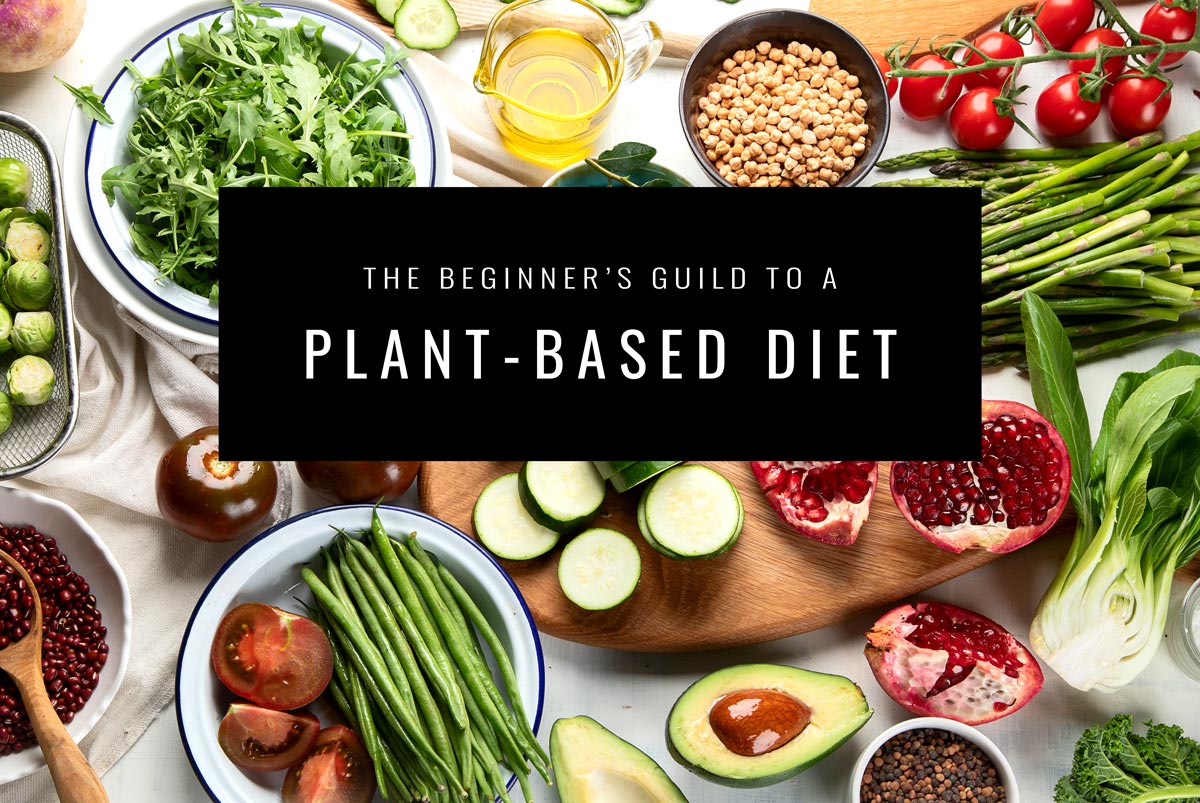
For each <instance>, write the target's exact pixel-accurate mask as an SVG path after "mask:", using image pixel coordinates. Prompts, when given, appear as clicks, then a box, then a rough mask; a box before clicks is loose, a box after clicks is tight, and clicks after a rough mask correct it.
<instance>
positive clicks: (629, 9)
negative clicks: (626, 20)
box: [592, 0, 646, 17]
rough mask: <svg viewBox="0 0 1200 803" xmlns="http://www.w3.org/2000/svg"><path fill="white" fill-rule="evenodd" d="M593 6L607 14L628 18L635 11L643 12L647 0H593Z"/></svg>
mask: <svg viewBox="0 0 1200 803" xmlns="http://www.w3.org/2000/svg"><path fill="white" fill-rule="evenodd" d="M592 5H594V6H595V7H596V8H598V9H600V10H601V11H603V12H604V13H605V14H613V15H615V16H618V17H628V16H629V15H630V14H632V13H633V12H635V11H641V10H642V6H644V5H646V0H592Z"/></svg>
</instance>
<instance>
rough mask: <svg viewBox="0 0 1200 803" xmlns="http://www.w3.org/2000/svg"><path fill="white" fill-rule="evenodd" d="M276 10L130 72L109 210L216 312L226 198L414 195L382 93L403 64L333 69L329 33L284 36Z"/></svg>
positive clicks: (404, 140) (82, 93) (236, 21)
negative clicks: (296, 190) (238, 193)
mask: <svg viewBox="0 0 1200 803" xmlns="http://www.w3.org/2000/svg"><path fill="white" fill-rule="evenodd" d="M280 16H281V14H280V13H279V12H278V11H277V10H276V9H273V8H264V7H261V6H258V5H253V4H246V3H244V2H243V0H233V7H232V10H231V13H230V14H229V15H222V16H220V17H217V18H216V19H214V20H213V21H212V23H211V24H209V25H200V26H199V27H198V29H197V30H196V31H194V32H192V33H190V34H182V35H180V36H179V38H178V40H177V42H173V43H171V48H170V55H169V57H168V59H167V61H166V63H165V64H164V65H163V67H162V72H161V74H159V75H155V76H149V77H148V76H145V75H143V74H141V73H140V72H139V71H138V70H137V69H136V68H135V67H134V66H133V65H132V64H131V63H129V62H126V67H127V68H128V69H129V70H130V74H131V75H132V76H133V79H134V92H135V93H136V95H137V100H138V106H139V112H138V116H137V118H136V119H135V120H134V122H133V124H132V126H131V127H130V130H129V132H128V135H127V137H126V154H127V157H128V158H127V161H126V162H125V163H123V164H118V165H113V166H112V167H111V168H109V169H108V170H107V171H106V172H105V173H104V175H103V177H102V179H101V188H102V190H103V191H104V194H105V197H106V198H107V199H108V201H109V203H110V204H112V203H116V202H118V201H120V202H122V203H126V204H128V205H129V206H130V207H131V209H132V210H133V213H134V214H133V223H132V226H131V228H130V235H131V238H132V242H133V247H134V251H135V252H136V253H137V254H138V256H140V257H141V258H142V259H145V260H146V261H148V262H150V263H152V264H153V265H155V267H156V268H157V270H158V272H159V275H160V276H161V277H162V278H165V279H169V280H171V281H174V282H176V283H178V284H180V285H181V286H183V287H185V288H186V289H188V290H191V291H192V292H194V293H197V294H199V295H202V296H205V297H207V298H208V299H209V301H210V302H211V303H213V304H216V303H218V299H219V297H220V290H219V283H220V266H219V264H218V261H217V235H218V232H219V214H218V197H219V192H220V189H221V187H244V186H269V187H278V186H287V187H294V186H328V187H359V186H371V187H374V186H387V187H403V186H410V185H412V184H413V183H414V181H415V180H416V171H415V169H414V167H413V165H412V162H411V161H410V159H409V145H408V139H409V138H410V136H411V135H410V134H409V133H408V132H407V130H406V128H405V122H404V119H403V117H402V116H401V115H400V113H399V112H398V111H397V110H396V109H395V108H394V107H393V106H392V104H391V103H390V101H389V100H388V99H387V97H386V96H385V95H384V94H383V92H382V91H380V90H379V83H380V82H381V81H383V80H385V79H387V78H390V77H392V76H395V75H398V74H399V73H400V66H399V62H400V60H401V58H403V55H404V54H403V53H402V52H401V51H399V50H391V51H390V52H388V53H387V54H386V56H385V58H383V59H363V60H359V59H358V58H357V57H356V56H354V55H352V56H350V57H349V58H347V59H345V60H344V61H342V62H338V63H331V62H329V61H327V60H326V58H325V53H324V45H323V41H322V32H323V28H322V26H321V25H320V24H318V23H317V22H315V21H313V20H311V19H308V18H305V19H302V20H300V21H299V22H298V23H297V24H295V25H294V26H290V27H280V26H278V25H274V24H272V23H271V22H269V20H273V19H276V18H278V17H280ZM60 83H63V85H64V86H66V87H67V89H68V90H70V91H71V93H72V94H74V95H75V97H76V98H77V99H78V100H79V102H80V104H82V106H83V110H84V112H85V113H87V114H88V115H89V116H90V117H92V118H93V119H96V120H99V121H101V122H104V123H107V124H111V123H112V118H111V117H110V116H109V115H108V113H107V112H106V111H105V109H104V106H103V103H102V102H101V99H100V98H99V96H97V95H96V93H95V92H93V91H92V89H91V87H82V88H75V87H71V86H69V85H67V84H66V83H65V82H61V81H60Z"/></svg>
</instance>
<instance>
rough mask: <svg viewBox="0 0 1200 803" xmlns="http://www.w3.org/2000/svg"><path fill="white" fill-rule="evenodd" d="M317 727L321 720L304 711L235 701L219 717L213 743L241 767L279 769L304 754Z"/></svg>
mask: <svg viewBox="0 0 1200 803" xmlns="http://www.w3.org/2000/svg"><path fill="white" fill-rule="evenodd" d="M320 730H321V721H320V720H319V719H317V718H316V717H314V716H313V715H312V714H310V713H308V712H307V711H272V710H271V709H270V708H263V707H262V706H260V705H254V704H253V703H241V702H238V703H234V704H233V705H231V706H229V710H228V711H226V712H225V716H224V717H223V718H222V719H221V725H220V726H219V727H218V728H217V743H218V744H220V745H221V750H222V751H224V753H225V755H227V756H228V757H229V760H230V761H232V762H233V763H234V764H236V765H237V766H239V767H241V768H242V769H244V770H251V771H252V772H279V771H280V770H286V769H287V768H288V767H291V766H293V765H294V764H298V763H299V762H300V760H301V759H302V758H304V757H305V756H306V755H308V753H309V751H311V750H312V749H313V745H315V744H316V743H317V734H318V733H319V732H320Z"/></svg>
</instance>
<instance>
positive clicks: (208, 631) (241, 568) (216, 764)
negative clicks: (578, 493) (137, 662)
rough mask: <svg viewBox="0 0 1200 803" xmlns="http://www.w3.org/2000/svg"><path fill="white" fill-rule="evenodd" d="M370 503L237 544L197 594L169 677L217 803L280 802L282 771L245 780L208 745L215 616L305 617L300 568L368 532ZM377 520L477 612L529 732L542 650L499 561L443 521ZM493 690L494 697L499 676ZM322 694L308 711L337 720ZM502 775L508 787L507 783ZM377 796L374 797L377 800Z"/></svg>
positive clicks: (215, 715) (299, 520)
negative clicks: (417, 548)
mask: <svg viewBox="0 0 1200 803" xmlns="http://www.w3.org/2000/svg"><path fill="white" fill-rule="evenodd" d="M373 509H374V508H373V506H372V505H344V506H339V507H327V508H321V509H319V510H315V511H311V512H308V513H302V514H300V515H298V516H293V517H292V518H290V519H288V520H287V521H284V522H281V523H280V524H277V525H276V526H274V527H272V528H271V529H269V530H267V531H266V532H264V533H263V534H262V535H260V536H258V537H257V538H255V539H254V540H253V541H250V542H249V543H248V544H246V545H245V546H244V547H242V549H241V550H240V551H238V553H237V554H235V555H234V556H233V557H232V558H230V559H229V561H228V562H227V563H226V564H225V565H224V566H223V567H221V570H220V571H219V572H217V574H216V576H215V577H213V579H212V582H211V583H209V585H208V588H206V589H205V590H204V593H203V594H201V596H200V600H199V602H197V603H196V608H195V610H194V611H193V612H192V618H191V621H190V622H189V623H188V626H187V630H186V631H185V632H184V635H183V644H182V646H181V648H180V651H179V664H178V667H177V670H176V675H175V713H176V716H177V717H178V719H179V734H180V736H181V738H182V740H183V745H184V749H185V750H186V752H187V755H188V760H189V761H191V764H192V769H193V770H194V771H195V773H196V777H197V778H199V780H200V783H201V784H202V785H203V786H204V789H205V791H207V792H208V795H209V797H211V798H212V799H213V800H215V801H217V803H279V794H280V790H281V789H282V787H283V777H284V773H283V772H270V773H261V772H259V773H249V772H243V771H242V770H240V769H238V768H237V767H236V766H234V765H233V763H232V762H231V761H230V760H229V759H228V758H227V757H226V756H225V754H224V753H223V752H222V751H221V748H220V746H219V745H218V744H217V727H218V725H220V722H221V717H222V716H224V714H225V710H226V708H227V707H228V706H229V704H230V703H231V702H232V701H233V700H234V699H235V696H234V695H233V694H232V693H230V692H229V691H228V690H227V689H226V688H225V687H224V686H223V685H221V682H220V681H219V680H218V679H217V676H216V674H215V673H214V672H213V668H212V660H211V657H210V655H211V653H210V650H211V647H212V640H213V637H214V635H215V634H216V632H217V625H218V624H219V623H220V621H221V617H223V616H224V615H225V613H226V612H227V611H229V610H230V609H231V608H233V607H234V606H235V605H240V604H241V603H243V602H266V603H268V604H271V605H276V606H278V607H280V608H284V609H287V610H291V611H295V612H296V613H304V612H305V611H304V607H303V605H302V604H301V603H304V604H308V605H311V604H312V603H313V598H312V595H311V593H310V592H309V590H308V587H307V586H306V585H305V584H304V582H303V581H302V580H301V579H300V566H301V565H303V564H312V565H313V566H314V568H315V569H316V571H317V572H318V573H319V574H322V575H324V570H323V569H322V568H319V567H318V565H317V564H316V561H317V559H318V557H319V554H320V549H321V547H324V546H328V545H329V544H330V543H332V541H333V539H334V536H335V535H336V533H335V530H334V528H340V529H344V530H346V531H347V532H350V533H354V532H357V531H360V530H364V529H366V528H369V527H370V525H371V511H372V510H373ZM379 516H380V519H381V521H382V522H383V525H384V528H385V529H386V530H387V531H388V533H389V534H390V535H393V536H405V535H407V534H408V533H410V532H415V533H416V534H417V539H418V541H419V542H420V543H421V545H422V546H424V547H425V548H426V549H427V550H429V552H431V553H432V554H433V555H434V556H435V557H436V558H437V560H438V561H439V562H440V563H441V564H443V565H444V566H445V567H446V568H447V569H449V570H450V571H451V572H453V573H454V576H455V577H457V578H458V579H459V581H461V582H462V584H463V587H464V588H466V590H467V593H469V594H470V595H471V597H472V599H474V600H475V602H476V603H477V604H478V605H479V608H480V610H482V611H483V614H484V616H486V617H487V619H488V622H489V623H490V624H491V625H492V627H493V629H495V631H496V634H497V635H498V636H499V638H500V641H501V642H502V643H503V644H504V645H505V648H506V650H507V652H508V654H509V656H510V657H511V659H512V664H513V671H514V672H515V673H516V676H517V686H518V688H519V689H520V692H521V697H522V699H523V700H524V703H525V706H526V709H527V711H526V713H527V714H528V715H529V717H530V718H531V720H530V724H531V726H532V727H533V730H534V733H537V730H538V727H539V725H540V724H541V719H542V702H543V699H544V695H545V687H546V676H545V668H544V664H543V662H542V645H541V640H540V639H539V637H538V632H537V627H536V626H535V625H534V623H533V617H532V615H530V613H529V608H527V607H526V605H525V601H524V599H522V597H521V593H520V592H519V591H518V590H517V587H516V585H515V584H514V583H513V582H512V580H511V579H510V578H509V576H508V575H507V574H506V573H505V571H504V570H503V569H501V568H500V564H498V563H496V561H495V560H494V559H493V558H492V557H491V556H490V555H489V554H488V553H487V552H486V551H485V550H484V549H483V547H482V546H480V545H479V543H478V542H477V541H475V539H473V538H471V537H470V536H468V535H466V534H465V533H463V532H462V531H461V530H458V529H456V528H454V527H451V526H450V525H449V524H446V523H445V522H443V521H441V520H440V519H436V518H434V517H432V516H429V515H427V514H425V513H420V512H417V511H414V510H407V509H405V508H399V507H389V506H384V505H381V506H380V507H379ZM493 674H494V675H495V677H496V683H497V687H498V688H499V689H500V690H501V692H502V693H503V690H504V685H503V682H502V681H501V680H500V676H499V674H497V673H495V671H494V668H493ZM328 697H329V695H328V694H323V695H321V697H319V698H318V699H317V701H316V702H314V703H313V704H312V705H309V706H307V708H308V709H309V710H310V711H311V712H312V713H313V714H315V715H316V716H317V717H318V718H319V719H320V720H321V724H322V725H323V726H324V725H329V724H331V723H333V722H341V721H343V720H341V718H340V716H339V714H338V713H337V709H336V708H335V707H334V706H333V703H332V702H331V701H330V700H329V699H328ZM515 780H516V779H515V776H509V777H508V778H507V782H508V785H509V787H511V786H512V784H513V782H514V781H515ZM377 799H381V798H377Z"/></svg>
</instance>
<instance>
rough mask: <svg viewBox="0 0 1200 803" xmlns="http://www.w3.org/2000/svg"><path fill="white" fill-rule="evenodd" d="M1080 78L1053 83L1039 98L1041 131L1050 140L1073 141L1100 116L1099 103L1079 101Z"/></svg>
mask: <svg viewBox="0 0 1200 803" xmlns="http://www.w3.org/2000/svg"><path fill="white" fill-rule="evenodd" d="M1079 80H1080V79H1079V75H1078V74H1077V73H1073V72H1071V73H1067V74H1066V75H1060V76H1058V77H1057V78H1055V79H1054V80H1053V81H1051V82H1050V85H1049V86H1047V87H1046V88H1045V89H1043V90H1042V94H1040V95H1038V99H1037V107H1036V115H1037V124H1038V128H1039V129H1040V130H1041V132H1042V133H1043V134H1045V135H1046V136H1048V137H1073V136H1075V135H1076V134H1079V133H1082V132H1083V131H1084V130H1085V129H1086V128H1087V127H1088V126H1089V125H1091V124H1092V123H1093V122H1095V120H1096V117H1098V116H1099V115H1100V102H1099V101H1090V100H1084V99H1083V98H1081V97H1079Z"/></svg>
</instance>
